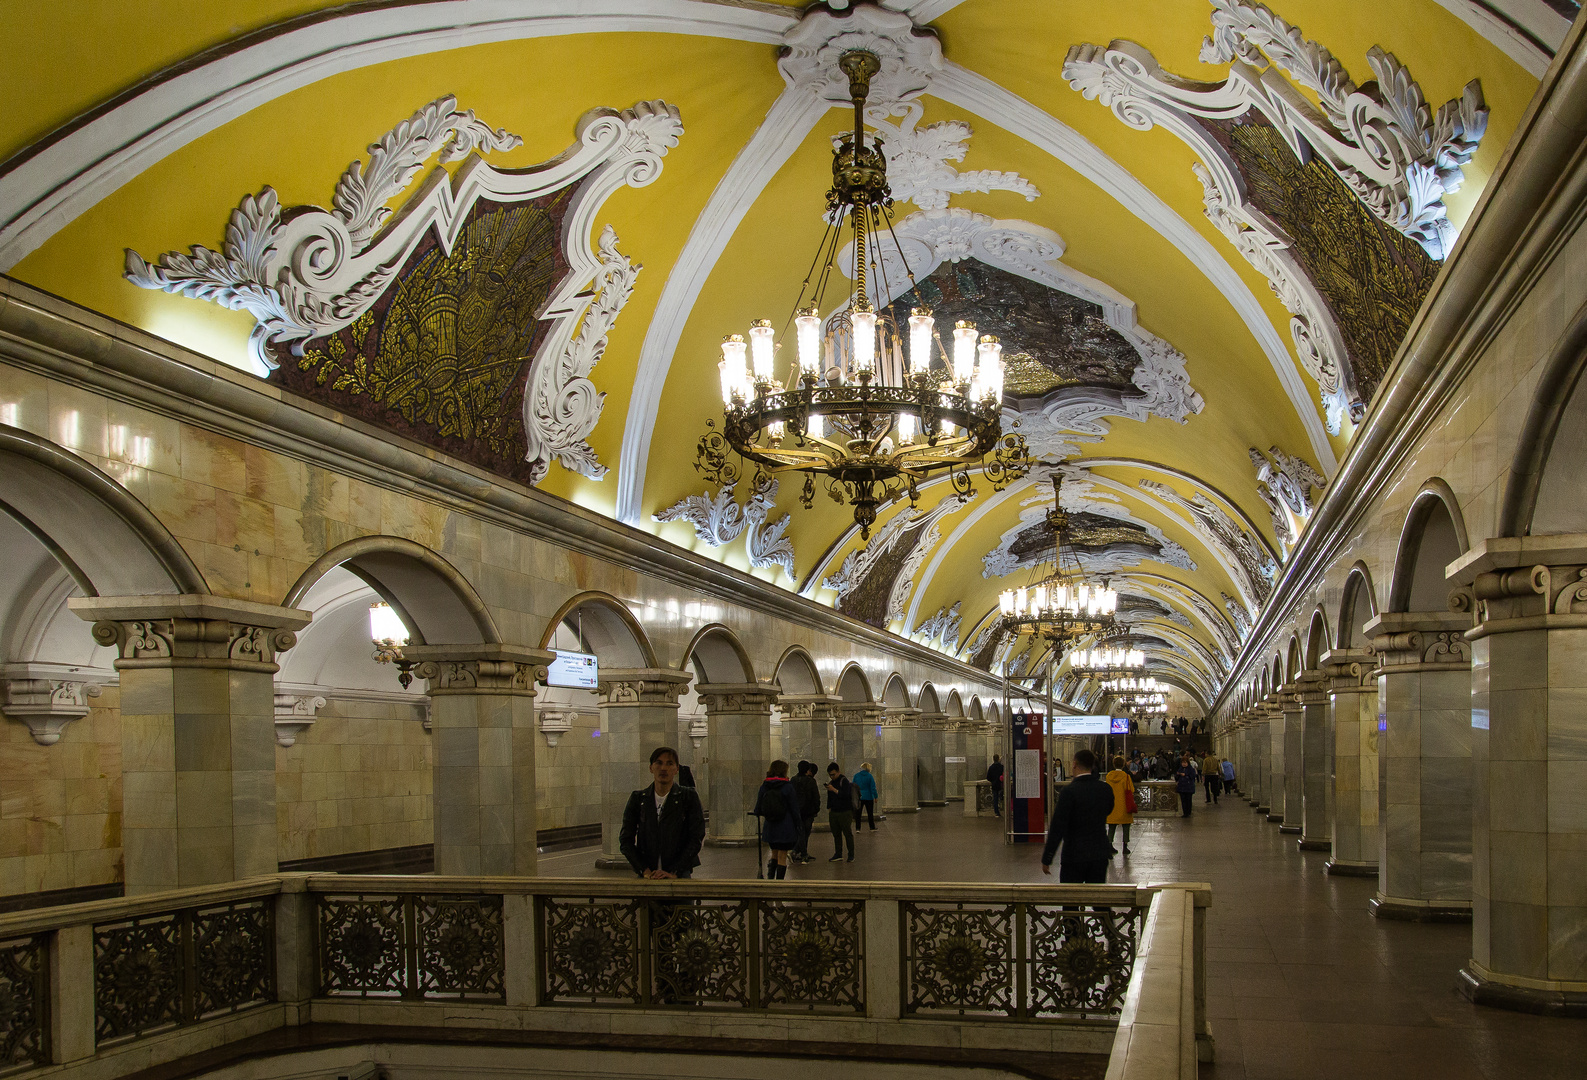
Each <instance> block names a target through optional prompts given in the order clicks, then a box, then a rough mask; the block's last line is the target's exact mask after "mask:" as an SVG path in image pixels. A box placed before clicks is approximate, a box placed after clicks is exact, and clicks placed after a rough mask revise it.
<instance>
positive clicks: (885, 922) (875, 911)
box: [865, 898, 904, 1020]
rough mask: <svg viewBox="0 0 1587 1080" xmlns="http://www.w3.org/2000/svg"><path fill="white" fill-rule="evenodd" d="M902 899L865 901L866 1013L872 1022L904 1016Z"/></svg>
mask: <svg viewBox="0 0 1587 1080" xmlns="http://www.w3.org/2000/svg"><path fill="white" fill-rule="evenodd" d="M902 905H903V901H901V900H891V899H874V898H873V899H868V900H866V901H865V1010H866V1015H868V1016H869V1017H870V1018H871V1019H872V1020H897V1019H898V1018H899V1017H901V1016H903V993H904V987H903V979H902V978H901V974H902V972H903V966H902V965H903V958H902V956H901V955H900V952H899V950H900V949H901V948H902V945H903V942H902V939H901V937H900V934H899V924H900V919H901V915H900V910H899V909H900V908H901V907H902Z"/></svg>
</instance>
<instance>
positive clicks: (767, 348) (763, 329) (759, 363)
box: [749, 319, 777, 382]
mask: <svg viewBox="0 0 1587 1080" xmlns="http://www.w3.org/2000/svg"><path fill="white" fill-rule="evenodd" d="M749 348H750V359H751V360H752V361H753V362H754V364H755V378H756V380H757V381H759V382H771V379H772V370H771V366H772V361H773V359H774V358H775V357H776V355H777V351H776V349H774V348H773V347H772V330H771V320H770V319H759V320H757V321H756V322H755V323H754V324H753V325H751V326H750V328H749Z"/></svg>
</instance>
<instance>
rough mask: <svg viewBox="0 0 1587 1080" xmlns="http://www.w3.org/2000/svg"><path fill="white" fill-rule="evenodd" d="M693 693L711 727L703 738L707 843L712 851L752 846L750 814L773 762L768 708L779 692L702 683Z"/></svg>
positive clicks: (756, 686)
mask: <svg viewBox="0 0 1587 1080" xmlns="http://www.w3.org/2000/svg"><path fill="white" fill-rule="evenodd" d="M695 692H696V693H698V694H699V695H700V702H701V703H702V704H703V705H704V706H705V714H706V721H707V723H708V724H709V725H710V728H711V734H710V736H709V737H708V738H707V739H706V758H707V760H708V761H709V762H710V764H711V781H710V784H711V820H710V822H709V823H708V827H707V830H706V839H705V842H706V843H707V844H710V845H712V846H713V847H746V846H753V845H754V843H755V838H756V822H755V819H754V818H753V817H751V816H750V813H749V812H750V811H751V810H753V809H754V808H755V797H756V795H758V794H759V793H760V784H761V781H762V780H763V779H765V777H766V766H767V765H769V764H771V760H772V754H771V707H772V703H773V702H775V701H776V700H777V691H776V690H775V689H774V688H772V687H768V686H761V685H759V684H757V683H742V684H740V683H701V684H699V685H697V686H696V687H695Z"/></svg>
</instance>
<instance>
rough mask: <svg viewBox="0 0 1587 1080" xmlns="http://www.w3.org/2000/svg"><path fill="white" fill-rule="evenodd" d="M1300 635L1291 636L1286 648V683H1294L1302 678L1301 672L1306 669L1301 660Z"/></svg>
mask: <svg viewBox="0 0 1587 1080" xmlns="http://www.w3.org/2000/svg"><path fill="white" fill-rule="evenodd" d="M1301 656H1302V654H1301V648H1300V635H1299V634H1291V635H1290V636H1289V644H1288V645H1287V646H1285V647H1284V681H1285V682H1287V683H1292V682H1294V681H1295V680H1296V679H1298V678H1299V677H1300V673H1301V670H1302V669H1303V668H1304V667H1305V664H1304V662H1303V660H1302V659H1301Z"/></svg>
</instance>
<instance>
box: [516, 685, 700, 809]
mask: <svg viewBox="0 0 1587 1080" xmlns="http://www.w3.org/2000/svg"><path fill="white" fill-rule="evenodd" d="M572 723H573V726H572V727H571V728H569V729H568V731H566V732H565V733H563V735H562V737H561V738H560V739H558V740H557V744H556V745H555V746H546V745H544V743H543V742H542V744H541V746H540V748H539V750H538V751H537V752H536V754H535V776H536V778H537V784H536V787H537V797H538V803H539V815H540V828H542V829H565V828H569V827H571V826H574V825H590V824H594V823H596V822H598V821H600V820H601V736H600V730H601V720H600V714H599V713H598V712H584V711H583V710H580V711H579V712H578V713H577V714H576V715H574V716H573V721H572ZM679 744H681V745H679ZM674 745H677V746H678V753H680V754H682V755H683V758H684V762H685V763H686V764H689V765H691V766H692V767H693V768H694V771H695V779H696V780H698V779H699V773H700V769H699V766H698V765H697V764H696V763H695V761H694V760H693V759H694V753H693V751H694V747H693V745H692V743H691V742H690V741H689V739H688V738H687V737H681V738H680V739H679V740H678V743H675V744H674Z"/></svg>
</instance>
